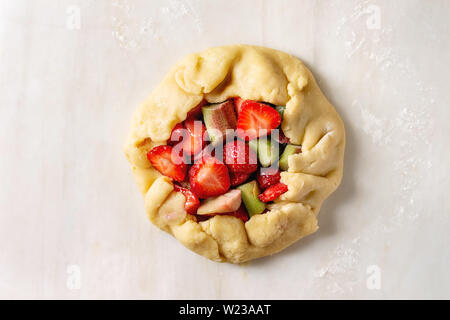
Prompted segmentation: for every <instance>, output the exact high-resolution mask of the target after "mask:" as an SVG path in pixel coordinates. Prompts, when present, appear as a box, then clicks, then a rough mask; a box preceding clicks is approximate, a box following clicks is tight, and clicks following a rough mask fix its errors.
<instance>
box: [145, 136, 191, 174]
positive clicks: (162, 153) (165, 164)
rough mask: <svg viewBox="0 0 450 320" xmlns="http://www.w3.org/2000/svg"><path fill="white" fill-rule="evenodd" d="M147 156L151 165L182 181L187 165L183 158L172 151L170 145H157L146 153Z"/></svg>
mask: <svg viewBox="0 0 450 320" xmlns="http://www.w3.org/2000/svg"><path fill="white" fill-rule="evenodd" d="M147 158H148V160H149V161H150V163H151V164H152V166H153V167H154V168H155V169H156V170H158V171H159V172H160V173H161V174H163V175H165V176H167V177H170V178H172V179H174V180H175V181H183V180H184V178H185V176H186V172H187V165H186V164H185V163H184V159H183V158H182V157H180V156H179V155H178V154H177V153H176V152H174V151H173V148H172V147H171V146H166V145H162V146H157V147H154V148H153V149H152V150H150V151H149V152H148V153H147Z"/></svg>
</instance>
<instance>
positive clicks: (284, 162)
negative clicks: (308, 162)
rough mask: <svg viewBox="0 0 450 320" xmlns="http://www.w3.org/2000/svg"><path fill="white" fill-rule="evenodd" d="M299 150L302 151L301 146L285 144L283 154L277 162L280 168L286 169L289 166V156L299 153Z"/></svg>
mask: <svg viewBox="0 0 450 320" xmlns="http://www.w3.org/2000/svg"><path fill="white" fill-rule="evenodd" d="M301 152H302V147H301V146H296V145H293V144H288V145H287V146H286V148H284V151H283V154H282V155H281V157H280V161H279V162H278V165H279V166H280V169H281V170H284V171H286V170H287V169H288V167H289V163H288V158H289V156H291V155H293V154H296V153H301Z"/></svg>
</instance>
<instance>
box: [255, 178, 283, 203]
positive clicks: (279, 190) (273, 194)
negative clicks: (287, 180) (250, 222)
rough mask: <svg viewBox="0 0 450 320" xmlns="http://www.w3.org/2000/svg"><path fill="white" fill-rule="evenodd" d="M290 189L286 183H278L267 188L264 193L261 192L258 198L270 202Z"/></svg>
mask: <svg viewBox="0 0 450 320" xmlns="http://www.w3.org/2000/svg"><path fill="white" fill-rule="evenodd" d="M286 191H288V186H287V185H285V184H284V183H281V182H280V183H277V184H276V185H273V186H271V187H269V188H267V189H266V191H264V192H263V193H261V194H260V195H259V196H258V198H259V200H261V201H262V202H269V201H273V200H275V199H277V198H278V197H279V196H280V195H282V194H283V193H285V192H286Z"/></svg>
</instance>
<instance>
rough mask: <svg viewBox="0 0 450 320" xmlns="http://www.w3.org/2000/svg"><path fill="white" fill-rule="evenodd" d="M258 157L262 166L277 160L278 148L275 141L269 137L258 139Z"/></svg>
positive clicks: (267, 165)
mask: <svg viewBox="0 0 450 320" xmlns="http://www.w3.org/2000/svg"><path fill="white" fill-rule="evenodd" d="M258 159H259V162H260V163H261V166H263V167H269V166H270V165H271V164H272V163H275V162H276V161H277V160H278V150H277V145H276V143H272V141H271V140H270V139H267V138H261V139H258Z"/></svg>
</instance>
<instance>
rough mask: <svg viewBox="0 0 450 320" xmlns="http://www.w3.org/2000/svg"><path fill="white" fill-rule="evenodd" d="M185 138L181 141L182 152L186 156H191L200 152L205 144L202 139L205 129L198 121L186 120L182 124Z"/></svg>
mask: <svg viewBox="0 0 450 320" xmlns="http://www.w3.org/2000/svg"><path fill="white" fill-rule="evenodd" d="M184 127H185V128H186V132H185V134H186V137H184V139H183V152H184V154H186V155H187V156H192V155H195V154H197V153H198V152H200V151H201V150H202V149H203V147H204V146H205V144H206V140H205V139H203V138H204V135H205V133H206V127H205V125H204V124H203V122H201V121H200V120H194V119H188V120H186V121H185V122H184Z"/></svg>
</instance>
